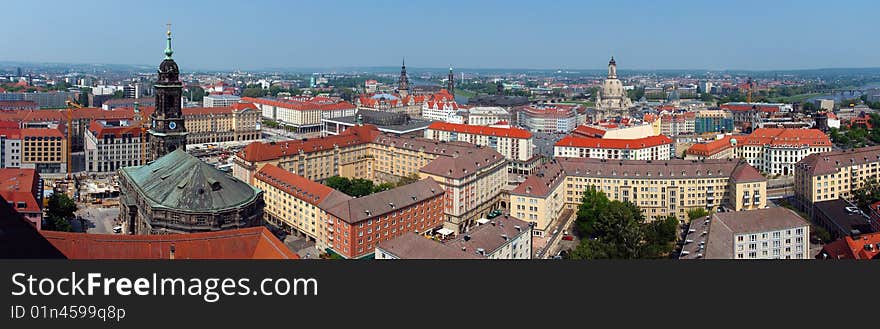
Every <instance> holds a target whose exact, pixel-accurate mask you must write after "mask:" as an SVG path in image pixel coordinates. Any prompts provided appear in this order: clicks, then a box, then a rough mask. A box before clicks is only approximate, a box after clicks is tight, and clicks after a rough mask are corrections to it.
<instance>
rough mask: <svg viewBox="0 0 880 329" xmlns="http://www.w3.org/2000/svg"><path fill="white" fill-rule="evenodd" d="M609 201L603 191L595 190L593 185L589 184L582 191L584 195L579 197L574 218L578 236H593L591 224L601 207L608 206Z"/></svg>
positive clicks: (593, 222)
mask: <svg viewBox="0 0 880 329" xmlns="http://www.w3.org/2000/svg"><path fill="white" fill-rule="evenodd" d="M609 202H610V201H609V200H608V197H607V196H605V193H604V192H602V191H599V190H597V189H596V187H595V186H590V187H589V188H587V190H586V191H584V195H583V197H581V204H580V205H579V206H578V212H577V219H576V224H577V231H578V235H580V237H582V238H589V237H592V236H593V225H594V224H595V223H596V218H598V215H599V212H600V211H601V210H602V209H605V208H607V207H608V203H609Z"/></svg>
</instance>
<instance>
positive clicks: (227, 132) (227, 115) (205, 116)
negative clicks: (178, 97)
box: [183, 96, 262, 144]
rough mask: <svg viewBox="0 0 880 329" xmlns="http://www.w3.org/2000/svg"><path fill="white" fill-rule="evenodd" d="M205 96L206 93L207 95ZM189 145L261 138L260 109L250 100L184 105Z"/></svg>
mask: <svg viewBox="0 0 880 329" xmlns="http://www.w3.org/2000/svg"><path fill="white" fill-rule="evenodd" d="M206 97H207V96H206ZM183 115H184V118H185V119H186V130H187V132H188V133H189V134H187V135H186V141H187V143H188V144H202V143H218V142H241V141H251V140H258V139H260V138H262V130H261V123H260V121H261V118H260V111H259V110H257V108H256V106H254V105H253V104H250V103H233V104H231V105H229V106H224V107H190V108H183Z"/></svg>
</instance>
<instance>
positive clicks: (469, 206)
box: [232, 125, 507, 232]
mask: <svg viewBox="0 0 880 329" xmlns="http://www.w3.org/2000/svg"><path fill="white" fill-rule="evenodd" d="M267 164H272V165H275V166H278V167H280V168H282V169H284V170H286V171H289V172H292V173H294V174H297V175H299V176H303V177H305V178H306V179H308V180H310V181H321V180H324V179H327V178H329V177H332V176H342V177H349V178H365V179H369V180H373V181H376V182H397V181H399V180H400V179H401V178H404V177H413V176H421V177H422V178H424V177H432V178H434V180H435V181H437V183H438V184H440V186H442V187H443V189H444V190H445V191H447V194H446V196H445V197H444V198H445V199H444V200H445V201H444V207H445V209H446V211H445V213H446V219H447V221H449V224H447V225H448V226H450V229H453V230H454V231H455V232H460V231H461V230H466V229H467V227H469V226H473V225H474V222H475V221H476V220H477V219H479V218H482V217H485V216H486V215H487V214H488V213H489V212H490V211H491V210H495V209H498V208H499V207H501V205H500V194H501V188H502V187H503V186H504V185H505V184H506V183H507V161H506V160H505V158H504V156H502V155H501V154H500V153H498V152H496V151H495V150H492V149H490V148H487V147H479V146H475V145H473V144H469V143H464V142H440V141H434V140H429V139H426V138H416V137H398V136H393V135H389V134H382V133H380V132H379V131H378V130H377V129H376V127H375V126H369V125H368V126H355V127H351V128H349V129H346V130H345V131H343V132H342V133H341V134H339V135H333V136H326V137H321V138H314V139H306V140H294V141H284V142H277V143H276V142H269V143H265V142H255V143H251V144H250V145H248V146H247V147H245V148H244V149H243V150H242V151H241V152H239V153H237V154H236V155H235V157H234V158H233V169H232V171H233V175H234V176H235V177H236V178H238V179H241V180H243V181H246V182H251V183H252V184H255V183H254V175H255V174H256V172H257V171H259V170H261V168H263V167H264V166H265V165H267ZM450 170H451V171H452V172H451V173H450Z"/></svg>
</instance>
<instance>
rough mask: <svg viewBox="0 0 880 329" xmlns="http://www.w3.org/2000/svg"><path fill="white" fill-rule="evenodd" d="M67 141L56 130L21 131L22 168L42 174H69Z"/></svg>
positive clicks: (31, 129) (28, 129)
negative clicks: (35, 170)
mask: <svg viewBox="0 0 880 329" xmlns="http://www.w3.org/2000/svg"><path fill="white" fill-rule="evenodd" d="M67 147H68V146H67V139H66V138H65V137H64V134H62V133H61V131H60V130H58V129H56V128H23V129H21V168H27V169H37V171H38V172H40V173H41V174H49V173H62V174H63V173H66V172H67V154H68V152H67Z"/></svg>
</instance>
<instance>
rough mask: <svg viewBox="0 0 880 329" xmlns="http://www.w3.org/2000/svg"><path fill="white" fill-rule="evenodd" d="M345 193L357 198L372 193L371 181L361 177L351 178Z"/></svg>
mask: <svg viewBox="0 0 880 329" xmlns="http://www.w3.org/2000/svg"><path fill="white" fill-rule="evenodd" d="M348 192H349V193H347V194H348V195H351V196H353V197H356V198H359V197H362V196H365V195H370V194H371V193H373V181H371V180H369V179H363V178H355V179H352V180H351V187H350V189H349V191H348Z"/></svg>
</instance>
